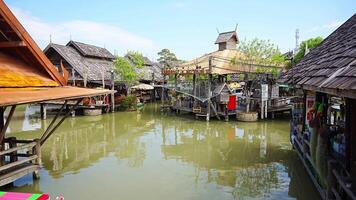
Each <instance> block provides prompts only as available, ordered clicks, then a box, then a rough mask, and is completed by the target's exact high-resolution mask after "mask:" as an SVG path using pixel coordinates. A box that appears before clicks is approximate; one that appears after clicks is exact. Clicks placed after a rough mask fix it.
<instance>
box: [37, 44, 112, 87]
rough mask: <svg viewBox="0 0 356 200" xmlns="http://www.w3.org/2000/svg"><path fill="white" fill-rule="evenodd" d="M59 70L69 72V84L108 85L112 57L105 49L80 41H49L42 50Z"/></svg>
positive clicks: (86, 85)
mask: <svg viewBox="0 0 356 200" xmlns="http://www.w3.org/2000/svg"><path fill="white" fill-rule="evenodd" d="M44 53H45V54H46V56H47V57H48V58H49V59H50V61H51V62H52V63H53V65H55V66H56V67H57V68H58V71H59V72H62V71H65V70H66V71H68V72H69V79H68V81H69V84H70V85H75V86H85V87H89V88H94V87H101V86H104V87H105V86H106V85H107V86H110V85H111V82H112V80H111V79H112V77H111V71H113V70H114V63H113V61H114V59H115V56H114V55H112V54H111V53H110V52H109V51H108V50H107V49H105V48H101V47H97V46H94V45H90V44H85V43H82V42H76V41H69V42H68V44H67V45H59V44H54V43H50V44H49V45H48V46H47V47H46V48H45V50H44Z"/></svg>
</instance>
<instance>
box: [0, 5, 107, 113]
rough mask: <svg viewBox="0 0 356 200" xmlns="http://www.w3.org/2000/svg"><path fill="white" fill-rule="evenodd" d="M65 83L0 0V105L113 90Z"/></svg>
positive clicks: (76, 97)
mask: <svg viewBox="0 0 356 200" xmlns="http://www.w3.org/2000/svg"><path fill="white" fill-rule="evenodd" d="M112 92H113V91H109V90H95V89H86V88H77V87H68V86H66V80H65V78H64V76H63V75H62V74H60V73H59V72H58V71H57V69H56V68H55V67H54V66H53V65H52V63H51V61H50V60H49V59H48V58H47V57H46V56H45V54H44V53H43V52H42V51H41V49H40V48H39V47H38V46H37V44H36V43H35V42H34V40H33V39H32V38H31V36H30V35H29V34H28V32H27V31H26V30H25V29H24V27H23V26H22V25H21V24H20V22H19V21H18V20H17V19H16V17H15V16H14V14H13V13H12V12H11V11H10V9H9V8H8V7H7V6H6V4H5V3H4V1H3V0H0V106H1V107H2V106H11V105H18V104H26V103H36V102H42V101H46V100H59V99H61V100H62V99H63V100H64V99H78V98H79V99H80V98H83V97H89V96H98V95H104V94H109V93H112Z"/></svg>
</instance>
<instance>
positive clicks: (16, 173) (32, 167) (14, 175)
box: [0, 164, 40, 186]
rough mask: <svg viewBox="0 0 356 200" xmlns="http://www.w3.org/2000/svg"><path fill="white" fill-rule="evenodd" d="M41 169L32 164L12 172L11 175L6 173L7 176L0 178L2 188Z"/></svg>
mask: <svg viewBox="0 0 356 200" xmlns="http://www.w3.org/2000/svg"><path fill="white" fill-rule="evenodd" d="M39 169H40V166H38V165H32V164H31V165H26V166H23V167H21V168H18V169H16V170H14V171H11V172H9V173H6V174H4V175H2V176H0V186H3V185H6V184H9V183H12V182H14V181H15V180H17V179H19V178H21V177H23V176H25V175H27V174H30V173H32V172H34V171H36V170H39Z"/></svg>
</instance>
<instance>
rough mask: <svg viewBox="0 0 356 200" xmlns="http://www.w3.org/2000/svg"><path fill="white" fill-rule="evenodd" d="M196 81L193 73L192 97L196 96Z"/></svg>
mask: <svg viewBox="0 0 356 200" xmlns="http://www.w3.org/2000/svg"><path fill="white" fill-rule="evenodd" d="M196 79H197V77H196V74H195V73H194V74H193V95H194V96H196V93H197V90H196V88H195V87H196Z"/></svg>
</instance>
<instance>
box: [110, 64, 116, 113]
mask: <svg viewBox="0 0 356 200" xmlns="http://www.w3.org/2000/svg"><path fill="white" fill-rule="evenodd" d="M110 73H111V90H112V94H111V95H110V97H111V112H115V93H114V90H115V72H114V70H111V71H110Z"/></svg>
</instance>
